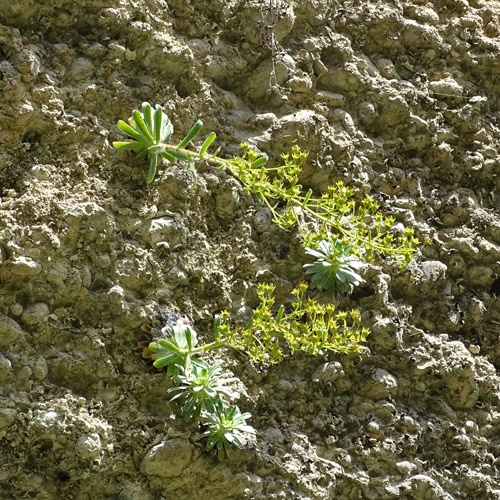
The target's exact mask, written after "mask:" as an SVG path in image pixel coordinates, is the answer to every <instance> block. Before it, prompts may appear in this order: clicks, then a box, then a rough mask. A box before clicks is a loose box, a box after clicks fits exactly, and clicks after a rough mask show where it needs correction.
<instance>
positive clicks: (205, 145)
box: [200, 132, 215, 158]
mask: <svg viewBox="0 0 500 500" xmlns="http://www.w3.org/2000/svg"><path fill="white" fill-rule="evenodd" d="M214 140H215V132H212V133H211V134H210V135H209V136H208V137H207V138H206V139H205V142H204V143H203V146H202V147H201V150H200V156H201V157H202V158H203V157H204V156H205V153H206V152H207V149H208V148H209V147H210V144H212V142H214Z"/></svg>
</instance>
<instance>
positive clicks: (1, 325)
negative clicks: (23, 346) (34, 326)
mask: <svg viewBox="0 0 500 500" xmlns="http://www.w3.org/2000/svg"><path fill="white" fill-rule="evenodd" d="M22 334H23V330H22V329H21V327H20V326H19V325H18V323H17V322H16V321H14V320H13V319H11V318H9V317H8V316H5V315H3V314H0V347H9V346H10V345H11V344H13V343H14V342H15V341H16V340H17V339H18V338H19V337H21V336H22Z"/></svg>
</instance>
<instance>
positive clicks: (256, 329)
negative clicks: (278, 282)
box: [207, 283, 370, 363]
mask: <svg viewBox="0 0 500 500" xmlns="http://www.w3.org/2000/svg"><path fill="white" fill-rule="evenodd" d="M274 290H275V287H274V285H272V284H260V285H259V289H258V296H259V299H260V305H259V306H258V307H257V308H256V309H255V310H254V312H253V317H252V319H251V320H250V322H249V323H248V324H247V325H246V326H245V327H243V328H241V327H238V326H234V325H231V324H230V322H229V319H230V314H229V313H228V312H227V311H223V312H222V313H221V315H220V316H217V317H216V318H215V338H216V340H215V342H214V343H213V344H208V345H207V347H208V348H211V346H220V345H221V344H222V345H227V346H229V347H232V348H233V349H237V350H239V351H242V352H244V353H246V354H247V355H248V356H249V357H250V358H251V359H252V360H254V361H255V362H257V363H262V362H268V363H279V362H281V361H282V359H283V357H284V356H285V355H287V354H288V353H289V354H291V355H293V354H294V353H295V352H296V351H305V352H307V353H308V354H311V355H313V356H316V355H318V354H324V353H325V352H326V351H333V352H341V353H348V352H353V351H358V350H359V344H360V342H364V341H365V340H366V337H367V336H368V335H369V333H370V331H369V330H368V329H366V328H362V327H361V326H360V324H361V315H360V313H359V311H358V310H357V309H353V310H351V311H350V312H345V311H344V312H336V311H335V306H334V305H333V304H327V305H322V304H319V303H318V302H317V301H315V300H314V299H312V298H306V290H307V285H306V284H305V283H301V284H300V285H299V286H298V287H297V288H296V289H295V290H293V291H292V296H293V297H294V299H293V301H292V303H291V305H290V307H289V308H288V311H287V308H285V306H284V305H281V306H280V307H279V308H278V310H277V312H275V311H274V310H273V309H274V307H273V306H274V297H273V293H274Z"/></svg>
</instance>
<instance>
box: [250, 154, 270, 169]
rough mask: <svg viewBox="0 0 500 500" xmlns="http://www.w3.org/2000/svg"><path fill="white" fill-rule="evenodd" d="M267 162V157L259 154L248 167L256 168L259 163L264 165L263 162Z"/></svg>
mask: <svg viewBox="0 0 500 500" xmlns="http://www.w3.org/2000/svg"><path fill="white" fill-rule="evenodd" d="M266 162H267V158H265V157H264V156H261V157H260V158H257V159H256V160H254V161H253V162H252V163H251V164H250V168H257V167H260V166H261V165H264V163H266Z"/></svg>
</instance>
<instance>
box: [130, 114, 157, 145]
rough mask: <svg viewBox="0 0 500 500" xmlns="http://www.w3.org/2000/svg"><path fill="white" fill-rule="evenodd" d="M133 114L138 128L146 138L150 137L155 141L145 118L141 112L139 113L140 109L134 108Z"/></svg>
mask: <svg viewBox="0 0 500 500" xmlns="http://www.w3.org/2000/svg"><path fill="white" fill-rule="evenodd" d="M132 116H133V118H134V122H135V124H136V125H137V128H138V129H139V130H140V131H141V133H142V135H143V136H144V137H145V138H147V139H149V141H150V142H154V138H153V136H152V135H151V134H150V133H149V130H148V128H147V127H146V125H145V123H144V119H143V118H142V115H141V113H139V111H137V110H134V111H132Z"/></svg>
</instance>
